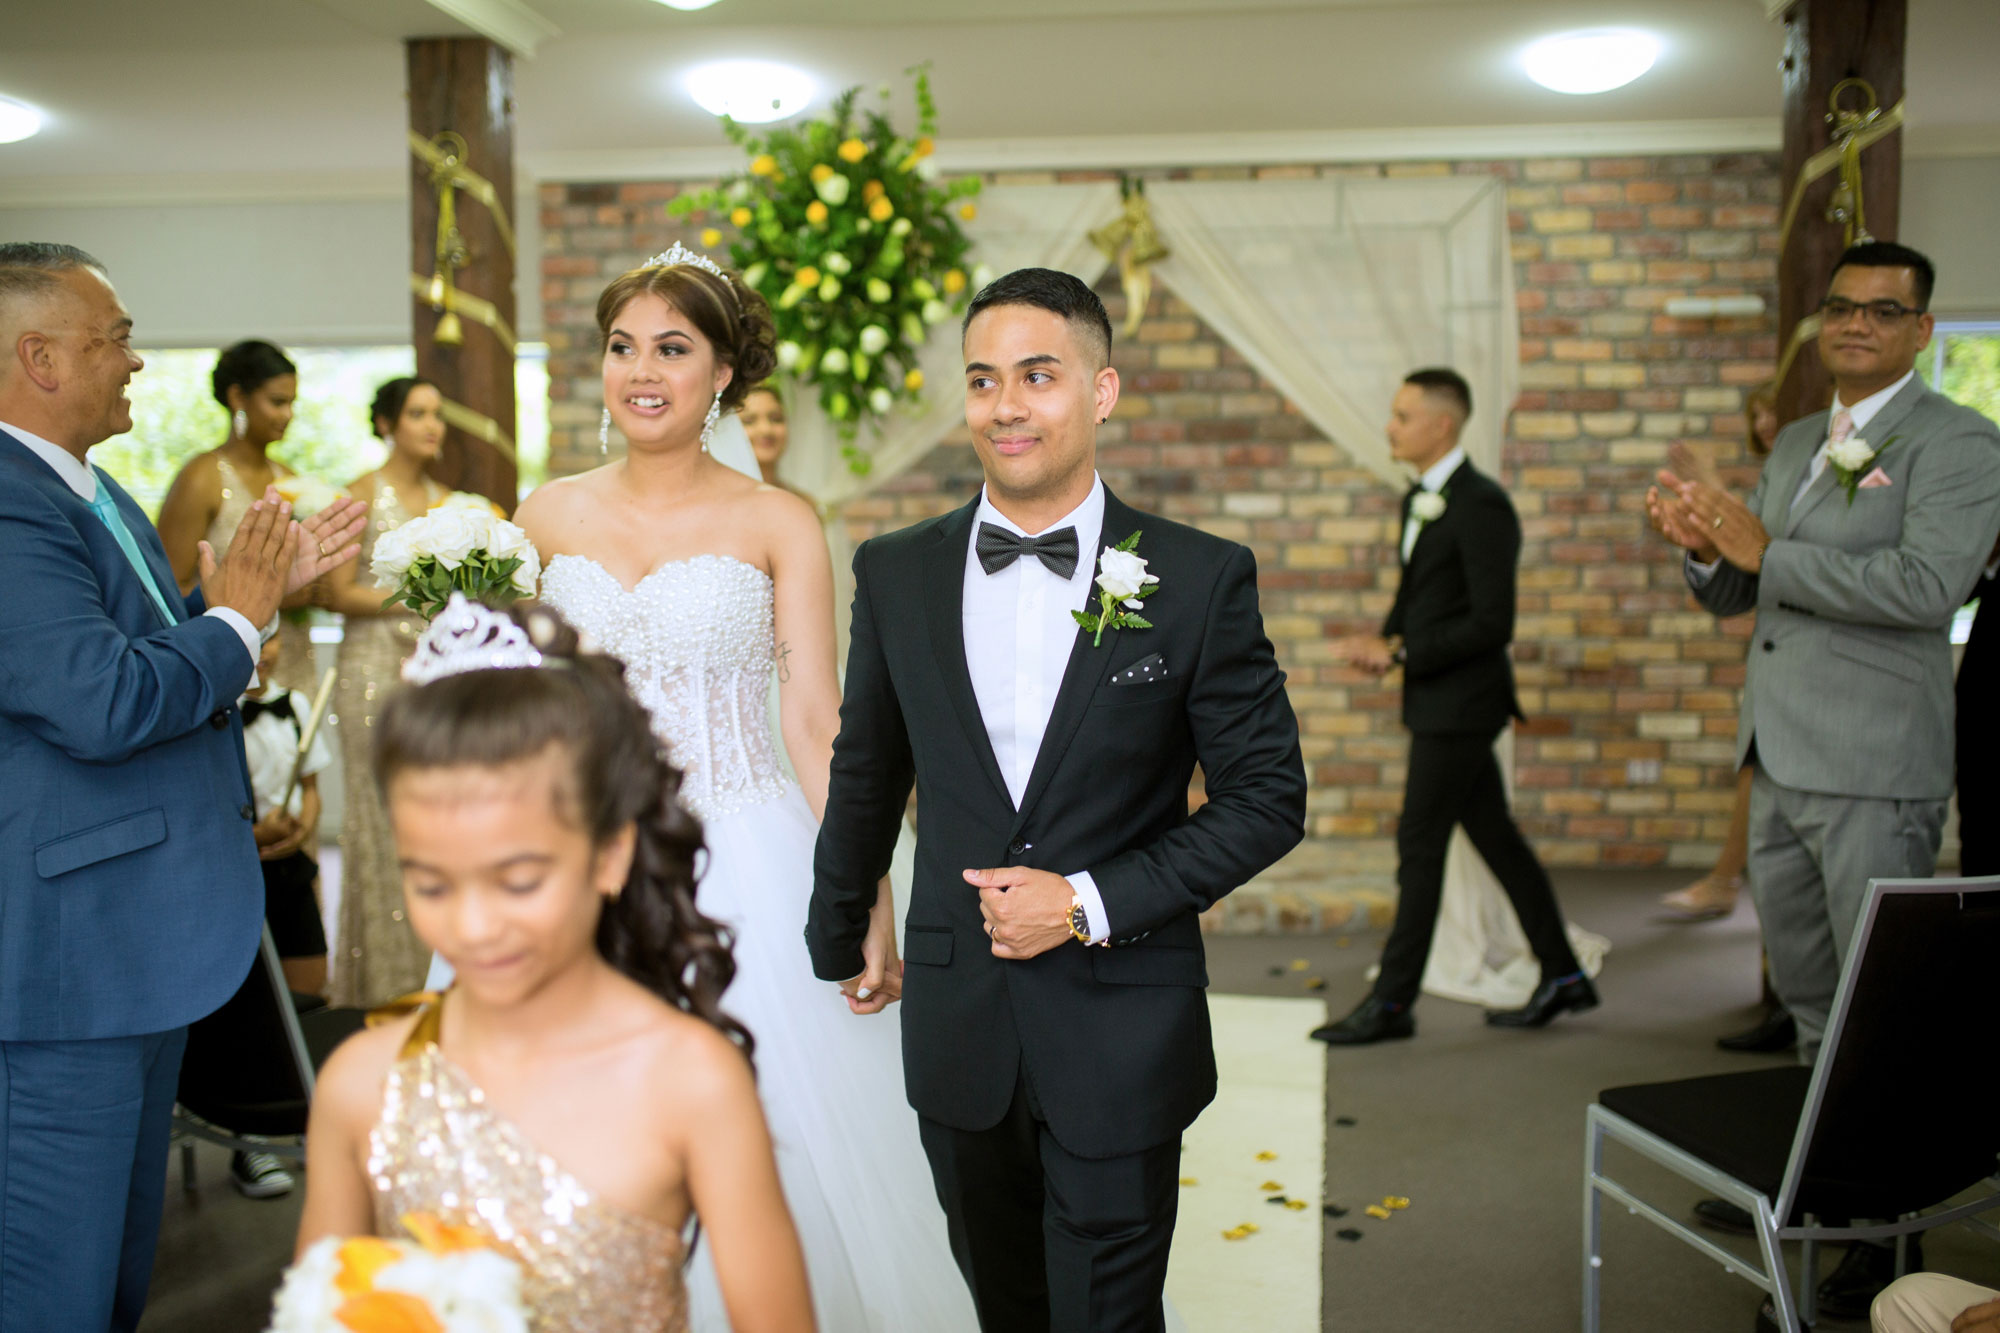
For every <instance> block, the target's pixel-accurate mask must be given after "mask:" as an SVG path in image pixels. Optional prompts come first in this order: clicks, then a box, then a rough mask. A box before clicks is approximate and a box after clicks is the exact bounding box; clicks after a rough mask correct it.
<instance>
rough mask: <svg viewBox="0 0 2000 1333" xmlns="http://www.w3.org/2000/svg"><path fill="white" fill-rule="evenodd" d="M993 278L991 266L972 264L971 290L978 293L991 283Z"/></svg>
mask: <svg viewBox="0 0 2000 1333" xmlns="http://www.w3.org/2000/svg"><path fill="white" fill-rule="evenodd" d="M993 278H994V273H993V266H992V265H991V264H974V265H973V266H972V290H974V291H979V290H981V289H983V288H985V287H986V286H987V285H988V284H990V283H991V282H992V281H993Z"/></svg>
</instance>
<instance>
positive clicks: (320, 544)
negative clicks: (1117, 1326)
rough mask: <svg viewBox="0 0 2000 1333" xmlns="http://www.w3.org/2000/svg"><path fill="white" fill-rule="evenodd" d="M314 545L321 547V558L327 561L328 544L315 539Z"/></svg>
mask: <svg viewBox="0 0 2000 1333" xmlns="http://www.w3.org/2000/svg"><path fill="white" fill-rule="evenodd" d="M313 545H314V546H317V547H319V558H320V559H322V560H324V559H326V543H325V542H323V541H320V540H319V539H317V538H314V540H313Z"/></svg>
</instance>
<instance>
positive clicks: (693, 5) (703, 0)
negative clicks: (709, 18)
mask: <svg viewBox="0 0 2000 1333" xmlns="http://www.w3.org/2000/svg"><path fill="white" fill-rule="evenodd" d="M660 3H661V4H663V5H665V6H666V7H667V8H668V9H707V8H708V7H709V6H710V5H712V4H714V3H715V0H660Z"/></svg>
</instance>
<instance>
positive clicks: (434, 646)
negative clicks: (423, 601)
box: [403, 592, 561, 685]
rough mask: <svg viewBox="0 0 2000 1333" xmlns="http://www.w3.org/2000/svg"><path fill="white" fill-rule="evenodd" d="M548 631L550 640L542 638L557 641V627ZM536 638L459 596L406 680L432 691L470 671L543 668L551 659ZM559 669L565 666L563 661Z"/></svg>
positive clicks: (429, 633)
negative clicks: (430, 687)
mask: <svg viewBox="0 0 2000 1333" xmlns="http://www.w3.org/2000/svg"><path fill="white" fill-rule="evenodd" d="M538 628H539V627H538ZM547 629H548V634H546V635H542V636H539V637H543V638H544V639H546V638H548V637H551V636H553V634H554V630H555V626H554V625H553V624H550V625H549V626H548V627H547ZM535 637H537V636H533V635H531V634H530V631H528V630H526V629H523V628H522V627H521V626H520V625H518V624H516V623H514V618H513V617H512V616H510V615H508V614H507V613H506V612H504V611H494V610H492V609H490V608H488V607H486V606H484V605H482V604H480V603H478V602H475V601H471V600H469V599H468V598H467V597H466V596H465V594H464V593H461V592H455V593H453V594H452V595H451V600H450V601H449V602H447V603H445V608H444V610H442V611H440V612H438V615H437V619H436V620H433V621H432V622H431V623H430V628H428V629H426V630H425V631H424V634H423V637H422V638H420V639H418V640H417V646H416V649H415V651H413V652H412V653H411V654H410V656H409V660H408V661H406V662H404V663H403V679H404V680H405V681H407V682H409V683H410V684H412V685H428V684H429V683H430V682H431V681H434V680H443V679H444V678H445V677H446V676H456V675H459V674H461V673H463V672H467V671H507V670H513V669H519V668H524V667H538V666H541V665H543V664H544V662H545V660H546V659H544V658H543V657H542V654H541V650H540V649H538V648H536V647H535V644H534V638H535ZM554 664H561V660H560V659H556V660H555V663H554Z"/></svg>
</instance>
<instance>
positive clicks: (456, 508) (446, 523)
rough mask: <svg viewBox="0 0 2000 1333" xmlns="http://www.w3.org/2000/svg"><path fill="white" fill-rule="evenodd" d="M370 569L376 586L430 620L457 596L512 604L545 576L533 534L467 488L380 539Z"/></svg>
mask: <svg viewBox="0 0 2000 1333" xmlns="http://www.w3.org/2000/svg"><path fill="white" fill-rule="evenodd" d="M368 568H369V572H370V573H371V574H372V575H374V578H375V586H377V587H379V588H394V589H395V590H396V595H395V597H394V598H392V599H391V600H392V601H396V602H401V603H402V604H403V605H405V606H407V607H409V608H410V609H411V610H412V611H415V612H416V613H417V614H418V615H420V616H422V617H423V618H424V619H426V620H429V619H431V618H432V617H433V616H435V615H437V613H438V612H439V611H441V610H443V609H444V605H445V603H446V602H448V601H450V600H451V595H452V594H453V593H454V592H462V593H464V594H465V595H466V596H467V597H470V598H473V599H474V600H476V601H482V602H486V603H487V604H489V605H492V606H505V605H506V604H507V603H509V602H511V601H513V600H514V599H515V598H517V597H527V596H531V595H533V593H534V591H535V585H536V583H537V582H538V581H539V580H540V579H541V577H542V562H541V557H540V556H538V555H536V554H535V547H534V543H532V542H530V541H529V540H528V534H527V533H525V532H523V531H521V529H519V528H518V527H516V526H514V525H513V524H512V523H509V522H508V521H507V520H506V519H505V518H503V517H502V516H501V514H500V511H499V509H498V508H496V507H495V506H494V504H493V502H492V501H490V500H488V499H487V498H486V497H485V496H483V495H471V494H468V493H466V492H464V491H454V492H453V493H452V494H450V495H448V496H446V497H445V498H444V499H443V500H441V501H440V502H438V504H437V505H436V506H435V507H433V508H432V509H431V511H430V512H429V513H427V514H425V515H424V516H423V517H421V518H413V519H411V520H410V521H409V522H408V523H405V524H403V525H402V526H401V527H398V528H391V529H390V530H389V531H387V532H385V533H383V534H382V535H381V536H380V537H378V538H376V539H375V554H374V556H373V558H372V559H371V560H370V561H369V566H368Z"/></svg>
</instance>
